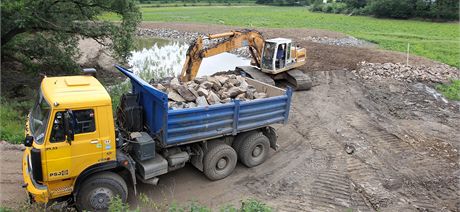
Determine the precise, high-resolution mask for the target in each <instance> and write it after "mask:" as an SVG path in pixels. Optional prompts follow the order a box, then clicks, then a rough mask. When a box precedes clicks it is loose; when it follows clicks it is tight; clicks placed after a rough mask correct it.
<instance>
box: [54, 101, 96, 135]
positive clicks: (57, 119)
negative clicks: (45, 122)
mask: <svg viewBox="0 0 460 212" xmlns="http://www.w3.org/2000/svg"><path fill="white" fill-rule="evenodd" d="M73 114H74V121H75V123H74V124H72V125H73V126H74V133H75V135H77V134H82V133H90V132H94V131H96V125H95V122H94V110H92V109H88V110H75V111H73ZM64 140H65V125H64V112H63V111H59V112H56V116H54V121H53V130H52V131H51V136H50V142H51V143H56V142H61V141H64Z"/></svg>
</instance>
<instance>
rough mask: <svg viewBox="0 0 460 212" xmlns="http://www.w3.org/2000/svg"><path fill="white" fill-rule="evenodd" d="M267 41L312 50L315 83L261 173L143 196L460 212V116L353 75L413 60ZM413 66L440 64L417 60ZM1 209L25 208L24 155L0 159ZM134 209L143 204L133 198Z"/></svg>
mask: <svg viewBox="0 0 460 212" xmlns="http://www.w3.org/2000/svg"><path fill="white" fill-rule="evenodd" d="M142 27H150V28H156V27H161V28H172V29H177V30H184V31H198V32H204V33H210V32H222V31H225V30H229V29H231V28H230V27H224V26H216V25H213V26H209V25H199V24H166V23H144V24H143V26H142ZM260 30H261V31H262V32H263V33H264V35H265V36H266V37H277V36H283V37H291V38H293V39H294V40H296V41H298V42H299V43H300V45H301V46H305V47H306V48H307V49H308V52H309V60H308V61H309V62H308V63H307V65H306V66H305V67H303V68H302V69H303V70H304V71H305V72H306V73H308V74H309V75H310V76H311V77H312V78H313V80H314V87H313V88H312V89H311V90H310V91H302V92H295V93H294V96H293V102H292V108H291V113H290V121H289V123H288V124H287V125H276V126H275V128H276V129H277V132H278V134H279V140H278V142H279V145H280V148H279V150H278V151H276V152H275V151H272V152H271V154H270V157H269V159H268V160H267V161H266V162H265V163H264V164H262V165H260V166H258V167H254V168H251V169H248V168H246V167H244V166H242V165H238V166H237V168H236V170H235V171H234V173H233V174H232V175H231V176H229V177H227V178H226V179H223V180H220V181H215V182H211V181H209V180H208V179H207V178H206V177H205V176H204V175H203V174H202V173H200V172H199V171H198V170H196V169H195V168H193V167H192V166H187V167H186V168H184V169H181V170H178V171H175V172H172V173H169V174H167V175H164V176H162V177H160V183H159V185H158V186H150V185H146V184H140V185H138V191H140V192H142V193H145V194H147V195H148V196H150V197H151V198H153V199H154V200H156V201H159V202H166V203H171V202H173V201H175V202H186V201H189V200H195V201H198V202H200V203H202V204H205V205H208V206H211V207H213V208H218V207H219V206H221V205H224V204H227V203H234V204H237V203H238V202H239V201H240V200H241V199H246V198H249V197H253V198H256V199H260V200H262V201H264V202H266V203H267V204H268V205H270V206H272V207H273V208H275V209H277V210H279V211H346V210H348V209H353V211H374V210H378V211H416V210H421V211H458V210H459V207H460V189H459V187H460V186H459V176H460V163H459V154H458V150H459V149H460V141H459V138H460V130H459V129H460V108H459V104H458V103H452V102H449V103H444V102H442V101H439V100H437V99H435V97H433V96H432V95H431V94H430V93H428V92H427V91H426V89H425V87H424V86H425V85H423V84H420V83H403V82H397V81H391V80H388V81H363V80H362V79H359V78H357V77H356V76H354V74H353V73H351V70H353V69H354V68H355V67H356V64H357V63H358V62H360V61H368V62H405V55H403V54H401V53H394V52H388V51H383V50H378V49H375V48H358V47H341V46H333V45H325V44H318V43H313V42H308V41H305V40H302V38H303V37H307V36H327V37H334V36H335V37H337V38H340V37H343V36H344V35H342V34H340V33H335V32H328V31H322V30H299V29H292V30H290V29H283V30H280V29H260ZM411 63H412V64H424V65H432V64H435V63H436V62H433V61H430V60H427V59H424V58H420V57H415V56H413V57H411ZM1 159H2V161H3V162H2V163H0V164H1V174H2V175H1V182H0V185H1V188H0V190H1V197H0V200H1V205H6V206H10V207H16V206H17V203H18V202H23V201H24V199H25V197H26V196H25V193H24V191H23V190H22V189H21V187H20V186H21V184H22V180H21V170H20V167H21V166H20V165H21V161H20V160H21V151H19V150H15V149H11V148H9V149H5V148H4V149H3V150H2V154H1ZM130 204H131V205H136V204H137V200H136V198H131V199H130Z"/></svg>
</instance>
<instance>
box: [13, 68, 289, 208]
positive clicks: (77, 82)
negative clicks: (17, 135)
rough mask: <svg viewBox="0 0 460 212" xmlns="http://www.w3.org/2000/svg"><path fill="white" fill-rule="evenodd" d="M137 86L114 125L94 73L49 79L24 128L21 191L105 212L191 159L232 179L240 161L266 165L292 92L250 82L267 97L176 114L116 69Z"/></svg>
mask: <svg viewBox="0 0 460 212" xmlns="http://www.w3.org/2000/svg"><path fill="white" fill-rule="evenodd" d="M116 68H117V69H118V70H119V71H121V72H122V73H123V74H125V75H126V76H127V77H128V78H129V79H130V82H131V85H132V90H131V91H130V92H128V93H126V94H124V95H123V96H122V98H121V101H120V105H119V106H118V109H117V111H116V119H115V120H114V119H113V117H114V115H113V113H112V103H111V98H110V96H109V94H108V93H107V91H106V90H105V88H104V87H103V86H102V85H101V83H100V82H99V81H98V80H97V79H96V78H95V77H93V76H91V74H93V73H94V72H95V71H94V70H91V71H87V72H88V73H89V74H90V75H85V76H65V77H45V78H44V79H43V80H42V82H41V86H40V89H39V91H38V97H37V100H36V103H35V105H34V107H33V109H32V110H31V113H30V114H29V116H28V121H27V124H26V138H25V141H24V145H25V146H26V150H25V152H24V156H23V164H22V166H23V167H22V168H23V177H24V185H23V186H24V188H25V189H26V190H27V192H28V194H29V196H30V199H31V200H32V201H37V202H45V203H49V202H51V201H68V202H69V203H71V204H74V205H76V207H77V209H79V210H91V211H97V210H105V209H107V208H108V206H109V203H110V200H111V199H112V198H113V197H114V196H119V197H120V198H121V200H122V201H126V199H127V197H128V188H131V189H132V190H133V191H134V192H133V193H136V184H137V183H138V182H142V183H147V184H153V185H155V184H157V183H158V180H159V176H161V175H163V174H166V173H168V172H171V171H174V170H177V169H179V168H182V167H184V166H185V164H186V163H191V164H192V165H193V166H195V167H196V168H197V169H199V170H200V171H202V172H203V173H204V174H205V175H206V176H207V177H208V178H209V179H210V180H219V179H222V178H225V177H227V176H228V175H230V174H231V173H232V172H233V170H234V168H235V165H236V163H237V160H239V161H240V162H241V163H243V164H244V165H246V166H247V167H254V166H257V165H259V164H261V163H263V162H264V161H265V160H266V159H267V156H268V151H269V149H270V148H273V149H276V147H277V145H276V139H277V136H276V133H275V130H274V129H273V128H272V127H270V125H271V124H275V123H286V122H287V120H288V116H289V108H290V102H291V96H292V91H291V89H289V88H288V89H287V90H283V89H280V88H277V87H274V86H271V85H268V84H264V83H261V82H258V81H255V80H252V79H247V82H248V84H250V85H252V86H254V87H255V88H256V89H257V90H262V91H264V92H265V93H267V95H268V97H267V98H264V99H257V100H251V101H244V102H240V101H239V100H233V101H231V102H229V103H225V104H219V105H210V106H204V107H196V108H187V109H178V110H173V109H169V108H168V96H167V94H166V93H163V92H162V91H160V90H157V89H156V88H154V87H153V86H151V85H150V84H148V83H146V82H145V81H144V80H142V79H140V78H139V77H138V76H136V75H135V74H133V73H132V72H131V71H129V70H127V69H125V68H123V67H120V66H116Z"/></svg>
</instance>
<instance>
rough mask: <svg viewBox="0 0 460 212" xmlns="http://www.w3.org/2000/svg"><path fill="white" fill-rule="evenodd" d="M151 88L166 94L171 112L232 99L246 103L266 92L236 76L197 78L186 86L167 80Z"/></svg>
mask: <svg viewBox="0 0 460 212" xmlns="http://www.w3.org/2000/svg"><path fill="white" fill-rule="evenodd" d="M152 85H153V86H154V87H155V88H157V89H159V90H161V91H163V92H165V93H167V94H168V99H169V101H168V107H169V108H170V109H182V108H193V107H201V106H207V105H214V104H223V103H227V102H230V101H231V100H232V99H238V100H240V101H247V100H253V99H262V98H266V97H267V94H266V93H265V92H263V91H258V90H257V89H256V88H255V87H254V86H252V85H250V84H248V82H247V81H246V78H245V77H242V76H239V75H235V74H229V75H216V76H203V77H197V78H195V79H194V80H193V81H189V82H180V81H179V80H178V78H169V79H164V80H161V81H160V82H153V83H152Z"/></svg>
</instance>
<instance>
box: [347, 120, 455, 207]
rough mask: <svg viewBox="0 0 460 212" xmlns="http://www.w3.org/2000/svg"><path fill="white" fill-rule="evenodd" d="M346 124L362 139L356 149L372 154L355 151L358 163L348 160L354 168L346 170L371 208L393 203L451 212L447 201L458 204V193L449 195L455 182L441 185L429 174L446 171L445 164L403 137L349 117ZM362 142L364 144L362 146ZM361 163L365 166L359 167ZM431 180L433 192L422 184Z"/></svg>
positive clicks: (440, 182)
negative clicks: (371, 187)
mask: <svg viewBox="0 0 460 212" xmlns="http://www.w3.org/2000/svg"><path fill="white" fill-rule="evenodd" d="M348 123H349V124H350V127H351V128H352V129H354V130H356V131H357V133H358V134H359V136H360V137H361V138H363V139H362V140H361V141H360V142H361V144H360V142H358V146H368V149H370V150H371V151H372V153H370V152H369V151H368V152H359V149H358V152H357V153H356V154H355V157H357V158H360V159H361V160H349V163H350V165H351V166H349V167H353V166H356V167H355V168H352V169H349V171H350V175H352V176H354V177H353V178H354V179H356V183H357V184H358V185H360V186H361V187H362V188H363V191H364V195H365V196H366V199H368V200H369V202H370V203H371V204H372V205H373V208H374V209H379V208H382V207H383V208H385V207H387V206H388V205H390V204H395V205H402V206H404V207H408V208H412V209H414V208H416V209H418V210H428V211H436V210H437V209H439V208H450V210H455V206H454V205H452V204H451V202H453V201H455V198H457V201H458V194H456V195H454V196H453V195H452V194H453V193H454V192H455V191H456V190H455V188H452V186H453V185H456V183H448V182H442V181H444V180H443V179H440V177H439V176H436V175H434V174H432V173H433V172H434V173H442V172H443V169H444V168H448V167H446V164H447V163H446V161H439V160H438V159H435V158H430V157H426V156H427V155H426V152H425V151H423V148H419V147H417V146H414V145H412V144H410V143H409V142H406V141H405V139H404V137H403V136H398V135H397V134H394V133H392V132H389V131H387V130H385V129H383V128H382V127H380V126H379V125H378V124H377V123H374V122H373V121H369V120H366V119H363V118H362V117H359V116H350V117H348ZM364 142H366V143H367V144H363V143H364ZM363 161H366V163H367V164H363ZM359 164H361V165H359ZM369 165H371V166H369ZM372 170H378V172H376V171H372ZM363 173H366V174H364V175H363ZM444 177H448V176H444ZM444 177H441V178H444ZM434 179H439V180H438V181H436V182H433V184H435V186H434V187H435V189H434V190H433V189H430V188H428V187H427V185H425V184H426V182H428V183H430V182H431V181H433V180H434ZM366 184H368V185H379V184H380V185H379V186H375V187H374V188H373V189H369V187H364V185H366ZM455 187H458V186H455ZM457 190H458V188H457ZM390 192H391V193H390ZM455 196H456V197H455Z"/></svg>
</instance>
